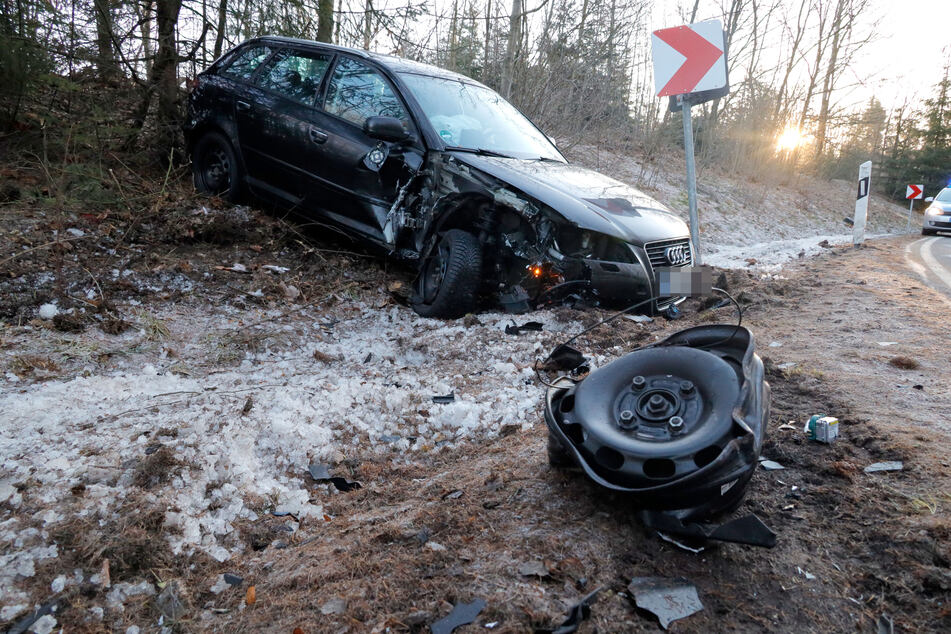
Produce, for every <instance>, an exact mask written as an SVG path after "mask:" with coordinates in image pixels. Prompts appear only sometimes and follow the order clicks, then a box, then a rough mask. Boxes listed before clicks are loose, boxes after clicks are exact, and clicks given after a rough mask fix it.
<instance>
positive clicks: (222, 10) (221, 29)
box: [212, 0, 228, 59]
mask: <svg viewBox="0 0 951 634" xmlns="http://www.w3.org/2000/svg"><path fill="white" fill-rule="evenodd" d="M227 25H228V0H221V2H220V3H219V4H218V26H217V27H216V28H215V50H214V52H213V53H212V55H214V56H215V59H218V58H219V57H221V49H222V48H223V47H224V43H225V28H226V27H227Z"/></svg>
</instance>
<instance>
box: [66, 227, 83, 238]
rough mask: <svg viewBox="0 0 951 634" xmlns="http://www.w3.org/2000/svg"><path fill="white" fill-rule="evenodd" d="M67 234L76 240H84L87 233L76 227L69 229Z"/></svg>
mask: <svg viewBox="0 0 951 634" xmlns="http://www.w3.org/2000/svg"><path fill="white" fill-rule="evenodd" d="M66 233H68V234H69V235H71V236H74V237H76V238H82V237H83V236H85V235H86V232H85V231H83V230H82V229H77V228H76V227H70V228H69V229H67V230H66Z"/></svg>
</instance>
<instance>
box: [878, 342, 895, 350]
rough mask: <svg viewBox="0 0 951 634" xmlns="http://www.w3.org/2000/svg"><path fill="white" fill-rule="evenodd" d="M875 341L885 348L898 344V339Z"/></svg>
mask: <svg viewBox="0 0 951 634" xmlns="http://www.w3.org/2000/svg"><path fill="white" fill-rule="evenodd" d="M875 343H877V344H878V345H880V346H881V347H883V348H887V347H888V346H897V345H898V342H897V341H876V342H875Z"/></svg>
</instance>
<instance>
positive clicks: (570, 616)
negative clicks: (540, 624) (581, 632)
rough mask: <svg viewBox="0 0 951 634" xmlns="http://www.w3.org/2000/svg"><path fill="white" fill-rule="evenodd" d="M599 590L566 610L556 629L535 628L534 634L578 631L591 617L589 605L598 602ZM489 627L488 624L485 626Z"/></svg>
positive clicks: (566, 633) (563, 633)
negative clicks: (565, 615) (565, 616)
mask: <svg viewBox="0 0 951 634" xmlns="http://www.w3.org/2000/svg"><path fill="white" fill-rule="evenodd" d="M599 592H601V588H595V589H594V590H593V591H592V592H591V593H590V594H588V595H586V596H585V597H583V598H582V599H581V600H580V601H578V602H577V603H575V604H574V605H573V606H571V607H570V608H568V612H567V618H566V619H565V620H564V621H562V622H561V625H559V626H558V627H556V628H553V629H547V628H536V629H535V633H534V634H573V632H577V631H578V626H579V625H581V622H582V621H584V620H586V619H587V618H588V617H590V616H591V605H592V604H593V603H594V602H595V601H597V600H598V593H599ZM486 627H489V624H486ZM490 629H491V628H490Z"/></svg>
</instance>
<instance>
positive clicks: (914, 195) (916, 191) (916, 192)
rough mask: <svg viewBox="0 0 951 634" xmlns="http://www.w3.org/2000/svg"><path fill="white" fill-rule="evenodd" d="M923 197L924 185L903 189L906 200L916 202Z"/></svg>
mask: <svg viewBox="0 0 951 634" xmlns="http://www.w3.org/2000/svg"><path fill="white" fill-rule="evenodd" d="M924 195H925V186H924V185H909V186H908V187H907V189H905V199H906V200H918V199H919V198H922V197H923V196H924Z"/></svg>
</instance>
